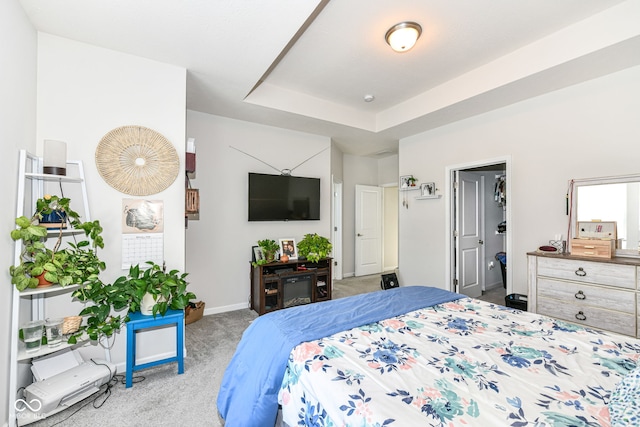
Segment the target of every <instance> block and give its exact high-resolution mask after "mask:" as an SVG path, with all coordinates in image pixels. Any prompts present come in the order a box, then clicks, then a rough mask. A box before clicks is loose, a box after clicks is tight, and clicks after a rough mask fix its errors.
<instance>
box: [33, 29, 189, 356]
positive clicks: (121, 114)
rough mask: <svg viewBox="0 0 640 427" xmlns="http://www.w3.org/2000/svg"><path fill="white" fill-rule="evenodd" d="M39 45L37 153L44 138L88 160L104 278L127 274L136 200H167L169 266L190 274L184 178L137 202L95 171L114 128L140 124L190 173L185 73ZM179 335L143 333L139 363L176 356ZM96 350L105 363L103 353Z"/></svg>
mask: <svg viewBox="0 0 640 427" xmlns="http://www.w3.org/2000/svg"><path fill="white" fill-rule="evenodd" d="M38 44H39V46H38V95H37V102H38V103H37V112H38V120H37V135H36V137H37V138H36V139H37V151H38V153H36V154H40V155H41V154H42V145H43V140H44V139H59V140H62V141H66V142H67V152H68V154H67V157H68V158H69V159H74V160H82V161H83V163H84V168H85V175H86V182H87V190H88V193H89V204H90V210H91V216H92V219H94V220H95V219H98V220H100V224H101V225H102V227H103V228H104V232H103V236H104V241H105V248H104V250H102V251H100V252H99V255H100V257H101V258H102V259H103V260H104V261H105V262H106V264H107V270H106V271H105V272H103V273H102V274H101V277H102V280H103V281H104V282H106V283H111V282H113V281H114V280H115V279H116V278H117V277H119V276H121V275H123V274H126V272H127V271H126V270H122V269H121V265H122V251H121V231H122V229H121V225H120V224H121V215H122V200H123V199H130V198H133V199H151V200H162V201H163V202H164V230H165V231H164V258H165V259H166V262H167V267H168V268H172V269H173V268H176V269H179V270H184V268H185V257H184V253H185V230H184V179H183V178H182V176H183V175H182V174H183V172H181V173H179V174H178V177H177V179H176V180H175V182H174V183H173V184H172V185H171V186H170V187H169V188H167V189H166V190H164V191H162V192H161V193H159V194H154V195H150V196H148V197H133V196H129V195H126V194H123V193H120V192H118V191H117V190H115V189H113V188H112V187H111V186H109V185H108V184H107V183H106V182H105V181H103V179H102V178H101V176H100V174H99V173H98V171H97V169H96V167H95V150H96V147H97V145H98V143H99V142H100V140H101V139H102V137H103V136H104V135H105V134H106V133H107V132H109V131H111V130H112V129H115V128H117V127H120V126H125V125H140V126H144V127H148V128H151V129H153V130H155V131H157V132H159V133H161V134H162V135H164V136H165V137H166V138H167V139H168V140H169V141H170V142H171V143H172V144H173V145H174V147H175V149H176V151H177V153H178V156H179V159H180V171H184V157H185V156H184V151H185V127H186V124H185V120H186V118H185V109H186V104H185V99H186V70H185V69H183V68H178V67H175V66H172V65H167V64H163V63H159V62H155V61H150V60H147V59H143V58H139V57H135V56H131V55H126V54H122V53H118V52H115V51H111V50H107V49H102V48H98V47H95V46H91V45H87V44H83V43H77V42H74V41H71V40H68V39H64V38H60V37H56V36H52V35H48V34H43V33H40V34H39V36H38ZM74 202H76V203H79V201H75V200H72V206H73V204H74ZM67 301H68V300H67ZM80 308H81V307H80V304H79V303H76V304H75V305H73V306H71V307H70V308H69V314H77V313H78V312H79V311H80ZM58 310H59V307H58ZM73 310H75V312H73ZM174 334H175V332H173V331H171V330H163V331H153V332H149V333H144V334H142V336H141V337H140V338H139V339H138V344H139V347H140V352H139V356H140V358H142V359H146V358H153V357H156V356H157V355H162V354H164V353H165V352H173V351H174V350H173V348H174V347H175V345H173V346H172V345H171V343H172V342H173V341H172V338H171V337H172V336H175V335H174ZM125 338H126V336H125V331H124V330H122V331H121V333H120V334H118V335H117V339H116V343H115V345H114V347H113V349H112V358H113V359H112V360H113V361H114V362H116V363H122V362H123V361H124V360H125V349H126V339H125ZM94 352H95V353H98V355H100V356H102V357H104V355H103V354H102V351H101V350H100V349H99V348H95V349H94ZM158 357H159V356H158ZM156 358H157V357H156Z"/></svg>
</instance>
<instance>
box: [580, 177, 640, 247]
mask: <svg viewBox="0 0 640 427" xmlns="http://www.w3.org/2000/svg"><path fill="white" fill-rule="evenodd" d="M569 187H570V188H569V194H570V196H571V215H570V221H571V225H570V227H571V236H572V237H576V236H577V235H578V233H577V230H576V224H577V222H578V221H592V220H600V221H615V222H616V225H617V238H618V242H617V245H616V254H615V255H616V256H622V257H639V256H640V253H639V249H640V175H626V176H619V177H608V178H588V179H575V180H572V181H570V184H569Z"/></svg>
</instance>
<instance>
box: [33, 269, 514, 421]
mask: <svg viewBox="0 0 640 427" xmlns="http://www.w3.org/2000/svg"><path fill="white" fill-rule="evenodd" d="M379 289H380V275H372V276H364V277H352V278H348V279H345V280H339V281H335V282H334V291H333V298H343V297H346V296H350V295H356V294H360V293H364V292H372V291H376V290H379ZM481 299H484V300H487V301H492V302H496V303H499V304H504V289H503V288H494V289H493V290H491V291H489V292H487V293H486V294H485V295H484V296H483V297H481ZM256 317H257V315H256V313H255V312H253V311H251V310H249V309H245V310H238V311H233V312H228V313H222V314H213V315H209V316H205V317H204V318H203V319H202V320H199V321H197V322H195V323H192V324H190V325H187V327H186V334H185V335H186V336H185V341H186V347H187V357H186V358H185V371H184V374H182V375H177V374H176V372H177V367H176V364H175V363H170V364H165V365H160V366H157V367H154V368H149V369H146V370H143V371H140V372H137V373H136V376H135V377H134V381H136V377H138V379H140V378H142V376H143V377H144V379H143V380H142V381H139V382H137V383H134V385H133V387H131V388H129V389H127V388H125V385H124V383H122V381H119V382H115V381H114V384H113V386H112V387H111V388H110V395H109V396H108V398H106V400H105V397H106V395H105V394H102V393H101V394H100V395H98V396H97V397H92V398H89V399H86V400H84V401H82V402H79V403H78V404H76V405H74V406H72V407H71V408H70V409H68V410H65V411H62V412H60V413H58V414H56V415H53V416H51V417H49V418H47V419H44V420H41V421H38V422H36V423H33V424H30V425H31V426H34V427H45V426H48V427H51V426H74V427H85V426H86V427H100V426H118V427H128V426H136V427H138V426H151V425H153V426H178V425H182V426H185V427H187V426H188V427H209V426H211V427H218V426H221V425H222V423H221V422H220V420H219V418H218V415H217V410H216V406H215V402H216V398H217V395H218V389H219V387H220V383H221V381H222V375H223V373H224V370H225V368H226V366H227V364H228V363H229V361H230V360H231V357H232V356H233V353H234V351H235V348H236V345H237V343H238V341H239V340H240V337H241V336H242V332H243V331H244V330H245V329H246V328H247V327H248V326H249V324H250V323H251V322H252V321H253V320H254V319H255V318H256ZM256 357H258V355H256ZM116 378H118V379H120V380H122V379H123V377H122V376H120V377H116Z"/></svg>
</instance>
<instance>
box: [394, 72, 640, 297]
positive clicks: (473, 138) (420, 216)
mask: <svg viewBox="0 0 640 427" xmlns="http://www.w3.org/2000/svg"><path fill="white" fill-rule="evenodd" d="M638 117H640V67H634V68H630V69H627V70H624V71H620V72H618V73H615V74H611V75H608V76H605V77H602V78H599V79H596V80H592V81H588V82H585V83H582V84H580V85H576V86H572V87H568V88H565V89H562V90H558V91H556V92H553V93H550V94H547V95H543V96H539V97H536V98H533V99H530V100H526V101H523V102H520V103H517V104H515V105H512V106H509V107H505V108H502V109H499V110H496V111H493V112H490V113H487V114H483V115H481V116H477V117H474V118H471V119H467V120H463V121H460V122H457V123H453V124H451V125H448V126H445V127H442V128H439V129H435V130H433V131H429V132H424V133H421V134H419V135H415V136H413V137H409V138H405V139H403V140H401V141H400V162H399V163H400V171H401V174H409V173H413V174H415V175H416V176H419V177H422V176H432V177H434V180H435V181H436V185H437V186H438V187H439V188H443V184H444V183H445V168H446V167H447V166H450V165H457V164H464V163H470V162H478V161H481V160H484V159H493V158H498V157H501V156H502V157H504V156H511V159H512V163H511V171H510V175H509V182H508V186H509V192H510V195H511V207H512V212H511V222H510V223H509V224H508V234H509V235H510V236H511V239H512V244H513V247H512V249H511V252H512V253H511V254H509V255H508V256H509V257H510V259H511V262H512V263H513V264H512V273H513V283H512V291H513V292H517V293H524V294H526V293H527V278H526V253H527V252H528V251H532V250H535V249H536V248H537V247H538V246H540V245H542V244H546V243H547V242H548V240H549V239H553V237H554V235H555V234H559V233H562V235H563V236H564V237H565V238H566V229H567V216H566V215H565V194H566V191H567V183H568V180H569V179H572V178H585V177H595V176H612V175H623V174H631V173H638V159H639V158H640V148H639V147H640V146H639V145H638V136H639V135H640V121H639V120H638ZM447 202H448V200H447V198H446V197H443V198H442V199H439V200H437V201H433V203H429V204H423V205H420V206H417V205H415V204H414V207H413V209H409V210H401V211H400V219H399V222H400V243H399V245H400V273H401V279H400V280H401V282H402V283H404V284H406V285H409V284H423V285H431V286H437V287H441V288H449V284H448V283H445V275H446V267H445V265H446V263H445V260H446V257H447V253H446V251H445V244H446V241H447V239H448V236H446V231H445V230H446V224H447V221H448V218H445V206H446V203H447Z"/></svg>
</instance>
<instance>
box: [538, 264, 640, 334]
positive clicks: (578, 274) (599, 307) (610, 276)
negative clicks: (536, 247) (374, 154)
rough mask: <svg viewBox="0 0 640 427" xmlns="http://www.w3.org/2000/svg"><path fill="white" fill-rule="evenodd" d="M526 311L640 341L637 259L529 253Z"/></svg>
mask: <svg viewBox="0 0 640 427" xmlns="http://www.w3.org/2000/svg"><path fill="white" fill-rule="evenodd" d="M527 258H528V281H529V311H533V312H535V313H538V314H543V315H546V316H551V317H555V318H557V319H562V320H566V321H568V322H573V323H578V324H581V325H584V326H589V327H593V328H598V329H604V330H608V331H613V332H618V333H621V334H625V335H630V336H634V337H636V336H638V337H640V333H639V332H640V331H638V325H640V318H639V317H640V298H639V297H638V292H640V285H639V284H638V280H639V278H640V259H636V258H622V257H614V258H610V259H602V258H597V259H595V258H587V257H580V256H574V255H550V254H543V253H538V252H529V253H528V254H527Z"/></svg>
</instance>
